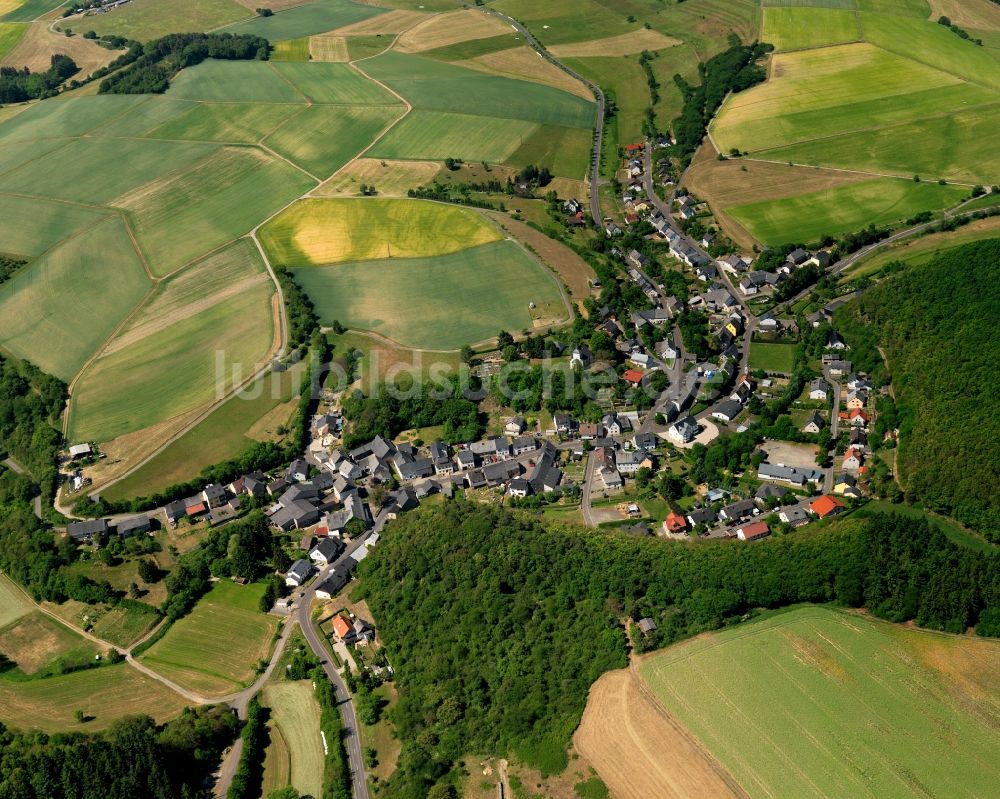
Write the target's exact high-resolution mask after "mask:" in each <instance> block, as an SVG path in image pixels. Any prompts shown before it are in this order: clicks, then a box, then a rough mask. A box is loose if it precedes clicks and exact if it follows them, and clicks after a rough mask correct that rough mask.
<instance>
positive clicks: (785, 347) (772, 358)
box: [750, 341, 795, 374]
mask: <svg viewBox="0 0 1000 799" xmlns="http://www.w3.org/2000/svg"><path fill="white" fill-rule="evenodd" d="M794 365H795V345H794V344H780V343H769V342H766V341H755V342H753V343H752V344H751V345H750V368H751V369H763V370H764V371H765V372H783V373H784V374H791V373H792V368H793V367H794Z"/></svg>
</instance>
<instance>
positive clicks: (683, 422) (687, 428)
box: [667, 416, 698, 444]
mask: <svg viewBox="0 0 1000 799" xmlns="http://www.w3.org/2000/svg"><path fill="white" fill-rule="evenodd" d="M667 435H668V436H670V438H672V439H673V440H674V441H677V442H679V443H681V444H687V443H688V442H690V441H693V440H694V438H695V436H697V435H698V420H697V419H695V418H694V417H693V416H685V417H684V418H683V419H678V420H677V421H676V422H674V423H673V424H672V425H670V428H669V429H668V430H667Z"/></svg>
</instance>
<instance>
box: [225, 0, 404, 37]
mask: <svg viewBox="0 0 1000 799" xmlns="http://www.w3.org/2000/svg"><path fill="white" fill-rule="evenodd" d="M382 13H385V9H382V8H374V7H372V6H365V5H361V4H360V3H353V2H350V0H315V2H312V3H305V4H303V5H300V6H293V7H292V8H289V9H286V10H285V11H278V12H277V13H275V14H274V16H271V17H257V18H256V19H252V20H249V21H248V22H239V23H237V24H235V25H231V26H229V27H228V28H226V33H253V34H256V35H257V36H263V37H264V38H265V39H267V40H268V41H271V42H276V41H281V40H283V39H300V38H302V37H303V36H312V35H314V34H317V33H326V32H327V31H332V30H334V29H335V28H342V27H344V26H345V25H350V24H351V23H354V22H360V21H361V20H363V19H368V18H369V17H374V16H375V15H376V14H382Z"/></svg>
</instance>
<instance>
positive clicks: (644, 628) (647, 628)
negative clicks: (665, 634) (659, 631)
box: [639, 616, 656, 635]
mask: <svg viewBox="0 0 1000 799" xmlns="http://www.w3.org/2000/svg"><path fill="white" fill-rule="evenodd" d="M639 632H641V633H642V634H643V635H649V634H650V633H655V632H656V622H655V621H653V620H652V619H651V618H649V617H648V616H647V617H646V618H644V619H639Z"/></svg>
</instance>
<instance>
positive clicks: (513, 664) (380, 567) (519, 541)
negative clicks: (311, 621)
mask: <svg viewBox="0 0 1000 799" xmlns="http://www.w3.org/2000/svg"><path fill="white" fill-rule="evenodd" d="M360 575H361V578H362V584H361V586H362V593H363V594H364V597H365V599H367V601H368V604H369V606H370V608H371V609H372V612H373V613H374V614H375V618H376V619H378V623H379V629H380V634H381V636H382V638H383V640H384V642H385V644H386V647H387V651H388V654H389V659H390V661H391V662H392V664H393V666H394V667H395V669H396V671H397V677H398V684H399V689H400V702H399V705H398V706H397V707H396V708H395V709H394V711H393V713H392V715H393V720H394V722H395V724H396V726H397V732H398V734H399V737H400V739H401V740H402V741H403V749H402V753H401V756H400V760H399V766H398V769H397V771H396V773H395V774H394V776H393V777H392V779H391V781H390V784H391V793H392V795H393V796H394V797H405V798H406V799H410V797H412V798H413V799H416V798H417V797H423V796H426V795H428V791H429V790H431V787H432V786H435V785H441V786H445V785H448V784H449V783H450V782H451V781H452V779H454V778H455V775H454V774H453V769H454V767H455V764H456V763H457V761H458V760H459V758H461V756H462V755H464V754H466V753H468V752H477V753H496V754H508V755H513V756H515V757H517V758H519V759H521V760H523V761H525V762H527V763H528V764H530V765H533V766H536V767H539V768H540V769H541V770H542V771H543V772H546V773H554V772H558V771H561V770H562V769H563V768H564V767H565V765H566V756H565V751H566V747H567V745H568V744H569V739H570V736H571V734H572V732H573V730H574V729H575V728H576V726H577V724H578V723H579V721H580V717H581V714H582V713H583V708H584V705H585V704H586V700H587V692H588V689H589V688H590V685H591V684H592V683H593V682H594V681H595V680H596V679H597V678H598V677H599V676H600V675H601V674H602V673H603V672H605V671H607V670H609V669H614V668H621V667H623V666H624V665H625V664H626V662H627V654H628V644H627V640H626V631H625V627H624V621H625V619H627V618H632V619H638V618H641V617H644V616H651V617H652V618H653V619H655V621H656V623H657V625H658V628H659V629H658V631H657V633H656V634H655V636H653V637H650V638H649V639H644V640H642V641H636V642H635V643H636V645H637V646H639V648H642V649H648V648H654V647H657V646H661V645H665V644H668V643H671V642H672V641H675V640H678V639H680V638H684V637H687V636H690V635H694V634H696V633H699V632H702V631H704V630H710V629H716V628H719V627H722V626H724V625H727V624H732V623H736V622H738V621H740V620H742V619H745V618H747V617H748V614H749V613H751V611H752V610H753V609H755V608H774V607H780V606H785V605H789V604H794V603H799V602H838V603H841V604H845V605H850V606H864V607H867V608H868V609H869V610H870V611H871V612H873V613H875V614H876V615H879V616H881V617H883V618H887V619H890V620H893V621H906V620H910V619H914V620H916V621H917V623H918V624H921V625H924V626H927V627H932V628H936V629H946V630H951V631H955V632H962V631H965V630H966V629H967V627H968V626H969V625H972V624H976V623H977V622H979V623H980V628H979V629H980V632H982V633H983V634H992V635H995V634H997V633H998V632H1000V623H997V622H1000V553H998V554H995V555H992V556H984V555H983V554H982V553H978V552H973V551H971V550H966V549H963V548H960V547H958V546H956V545H954V544H952V543H950V542H949V541H948V540H947V539H946V538H945V537H944V536H943V534H941V533H940V532H939V531H938V530H936V529H933V528H931V527H929V526H928V524H927V523H926V521H923V520H915V519H907V518H903V517H898V516H884V515H877V516H873V517H871V518H869V519H866V520H863V521H862V520H848V521H846V522H842V523H840V524H839V525H837V526H836V527H827V528H823V529H818V530H813V531H800V532H798V533H795V534H794V535H790V536H777V537H774V538H773V539H771V540H768V541H766V542H764V543H763V544H761V545H753V546H742V545H733V543H732V542H719V543H717V544H712V543H708V544H706V543H701V544H695V545H687V544H677V543H674V542H664V541H661V540H657V539H649V540H640V541H637V540H635V539H633V538H629V537H625V536H617V535H614V536H609V535H601V534H596V533H593V532H591V531H587V530H583V529H580V528H559V527H552V526H551V525H549V524H548V523H546V526H543V523H541V522H539V521H536V520H534V519H531V518H529V517H523V516H515V515H512V514H510V513H508V512H505V511H503V510H499V509H494V508H487V507H484V506H481V505H474V504H470V503H465V502H461V501H460V502H455V503H449V504H446V505H444V506H441V507H439V508H435V509H433V510H430V509H422V510H420V511H418V512H415V513H412V514H408V515H406V516H404V517H402V518H400V519H399V520H398V521H397V522H395V523H394V524H393V525H392V527H391V528H390V529H389V530H388V532H387V534H386V536H385V537H384V539H383V542H382V543H380V545H379V547H378V548H377V549H376V550H375V551H374V552H373V553H372V555H371V556H370V557H369V558H367V559H366V560H365V562H364V563H363V564H362V566H361V568H360ZM438 790H443V788H441V789H438ZM442 795H445V794H442Z"/></svg>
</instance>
